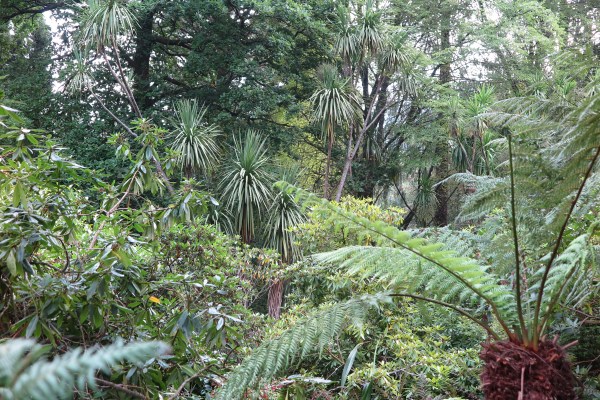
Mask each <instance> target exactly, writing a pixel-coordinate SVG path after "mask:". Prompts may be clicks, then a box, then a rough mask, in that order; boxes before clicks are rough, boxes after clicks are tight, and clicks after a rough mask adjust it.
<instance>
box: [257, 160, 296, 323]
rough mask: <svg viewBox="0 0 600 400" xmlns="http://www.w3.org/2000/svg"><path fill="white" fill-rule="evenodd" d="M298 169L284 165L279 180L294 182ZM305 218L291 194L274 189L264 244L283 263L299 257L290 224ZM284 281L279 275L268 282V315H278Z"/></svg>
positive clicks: (276, 316) (292, 226) (288, 262)
mask: <svg viewBox="0 0 600 400" xmlns="http://www.w3.org/2000/svg"><path fill="white" fill-rule="evenodd" d="M297 175H298V171H297V170H296V169H294V168H290V169H287V170H285V171H284V172H283V174H282V180H283V181H285V182H289V183H291V184H295V183H296V178H297ZM305 221H306V216H305V215H304V213H303V212H302V210H301V209H300V206H299V205H298V204H297V203H296V201H295V200H294V198H293V196H291V195H290V194H289V193H287V192H286V191H283V190H279V189H277V194H276V195H275V198H274V200H273V205H272V206H271V208H270V209H269V219H268V220H267V224H266V234H265V241H266V243H267V245H268V246H269V247H271V248H273V249H275V250H277V252H278V253H279V254H280V255H281V260H282V261H283V263H285V264H290V263H292V262H294V261H296V260H298V259H299V258H300V250H299V249H298V247H297V246H296V243H295V240H294V239H295V237H294V236H295V234H294V232H293V231H292V228H294V227H297V226H299V225H300V224H302V223H304V222H305ZM283 290H284V281H283V280H282V279H280V278H278V277H276V278H275V279H274V281H273V282H271V285H270V286H269V297H268V305H269V315H270V316H272V317H274V318H279V315H280V312H281V305H282V303H283Z"/></svg>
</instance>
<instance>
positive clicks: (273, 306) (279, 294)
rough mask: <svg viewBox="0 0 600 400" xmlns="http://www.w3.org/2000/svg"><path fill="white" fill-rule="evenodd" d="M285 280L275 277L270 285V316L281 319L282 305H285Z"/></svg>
mask: <svg viewBox="0 0 600 400" xmlns="http://www.w3.org/2000/svg"><path fill="white" fill-rule="evenodd" d="M284 287H285V282H284V281H282V280H281V279H275V280H274V281H273V283H271V286H270V287H269V297H268V300H267V303H268V307H269V316H270V317H271V318H274V319H279V317H280V316H281V306H282V305H283V290H284Z"/></svg>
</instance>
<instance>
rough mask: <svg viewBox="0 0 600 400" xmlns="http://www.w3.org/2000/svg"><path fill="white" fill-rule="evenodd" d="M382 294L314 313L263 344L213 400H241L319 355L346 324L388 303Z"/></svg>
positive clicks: (233, 374) (358, 320)
mask: <svg viewBox="0 0 600 400" xmlns="http://www.w3.org/2000/svg"><path fill="white" fill-rule="evenodd" d="M390 300H391V298H390V297H389V296H387V295H386V294H378V295H365V296H362V297H360V298H357V299H352V300H349V301H347V302H344V303H339V304H336V305H333V306H331V307H329V308H327V309H325V310H323V311H320V312H317V313H315V314H313V315H312V316H309V317H308V318H305V319H304V320H301V321H299V322H298V323H297V324H296V325H295V326H294V327H292V328H291V329H289V330H287V331H285V332H284V333H283V334H282V335H281V336H279V337H278V338H275V339H273V340H270V341H267V342H265V343H264V344H262V345H261V346H260V347H258V348H257V349H256V350H254V352H253V353H252V356H251V357H249V358H246V359H245V360H244V361H243V362H242V364H241V365H240V366H239V367H237V368H236V369H235V370H234V371H233V372H232V373H231V374H230V375H229V377H228V380H227V384H226V385H225V387H223V388H222V389H221V390H219V391H218V392H217V396H216V399H217V400H234V399H241V398H243V396H244V395H245V393H246V391H247V389H249V388H258V387H260V385H261V384H267V383H268V382H269V381H270V380H271V379H273V378H275V377H276V376H278V375H280V374H282V373H284V372H285V371H286V370H287V369H288V368H290V367H291V366H292V365H293V364H294V363H295V362H297V361H299V360H300V359H302V358H304V357H306V356H308V355H310V354H315V353H317V352H318V353H319V354H320V353H321V352H322V351H323V349H325V348H326V347H327V346H329V345H330V343H332V342H333V341H334V339H335V338H336V337H337V336H338V335H339V334H340V333H341V332H342V331H343V329H344V328H345V327H346V326H347V325H348V324H354V325H360V324H362V322H363V321H365V319H366V318H367V313H368V311H369V310H370V309H372V308H377V307H378V306H379V305H380V304H382V303H386V302H390Z"/></svg>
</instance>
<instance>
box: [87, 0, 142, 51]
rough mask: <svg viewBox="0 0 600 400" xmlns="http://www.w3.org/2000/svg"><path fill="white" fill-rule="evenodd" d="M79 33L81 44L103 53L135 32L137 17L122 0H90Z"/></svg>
mask: <svg viewBox="0 0 600 400" xmlns="http://www.w3.org/2000/svg"><path fill="white" fill-rule="evenodd" d="M86 6H87V7H86V8H85V9H84V12H83V16H82V19H81V28H80V31H79V35H80V37H79V40H80V43H83V44H84V45H85V46H86V47H87V48H88V49H94V50H96V51H97V52H101V51H103V50H104V48H105V47H112V46H114V45H115V44H116V42H117V39H118V38H119V36H121V35H127V34H129V33H131V32H132V31H133V29H134V28H135V26H136V24H137V22H136V19H135V16H134V15H133V14H132V13H131V11H130V10H129V9H128V8H127V6H126V5H125V4H124V3H123V2H122V1H121V0H88V2H87V5H86Z"/></svg>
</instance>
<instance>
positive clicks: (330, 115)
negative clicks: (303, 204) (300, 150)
mask: <svg viewBox="0 0 600 400" xmlns="http://www.w3.org/2000/svg"><path fill="white" fill-rule="evenodd" d="M318 76H319V89H317V91H316V92H315V93H314V94H313V95H312V96H311V98H310V101H311V103H312V106H313V119H314V120H315V121H318V122H320V124H321V130H322V132H323V136H324V137H325V140H326V142H327V162H326V167H325V177H324V185H323V191H324V193H325V197H327V196H329V172H330V167H331V150H332V147H333V143H334V140H335V129H336V128H339V127H345V126H349V125H350V124H352V123H353V122H355V121H357V120H358V119H359V118H360V104H361V98H360V96H359V95H358V93H357V91H356V89H355V88H353V87H352V85H351V83H350V80H349V79H345V78H342V77H341V76H340V74H339V73H338V70H337V68H336V67H335V66H333V65H330V64H324V65H322V66H321V67H320V68H319V71H318Z"/></svg>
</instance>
